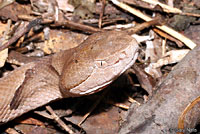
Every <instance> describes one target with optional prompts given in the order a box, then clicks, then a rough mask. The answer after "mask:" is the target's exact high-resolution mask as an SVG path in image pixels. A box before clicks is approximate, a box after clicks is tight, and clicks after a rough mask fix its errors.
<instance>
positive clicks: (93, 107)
mask: <svg viewBox="0 0 200 134" xmlns="http://www.w3.org/2000/svg"><path fill="white" fill-rule="evenodd" d="M107 92H108V90H104V91H103V93H102V94H101V96H100V97H99V98H98V100H97V101H96V102H95V103H94V104H93V106H92V107H91V108H90V109H89V111H88V113H87V114H85V115H84V117H83V119H82V120H81V121H80V122H79V123H78V126H81V124H82V123H83V122H84V121H85V120H86V119H87V117H88V116H89V115H90V114H91V113H92V111H94V109H95V108H96V107H97V105H98V104H99V103H100V102H101V100H102V99H103V98H104V96H105V94H106V93H107Z"/></svg>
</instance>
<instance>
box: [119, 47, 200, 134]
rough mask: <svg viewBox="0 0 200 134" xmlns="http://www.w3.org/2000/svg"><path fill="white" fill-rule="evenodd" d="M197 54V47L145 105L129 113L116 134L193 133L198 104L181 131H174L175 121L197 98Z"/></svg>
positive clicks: (199, 49) (199, 72)
mask: <svg viewBox="0 0 200 134" xmlns="http://www.w3.org/2000/svg"><path fill="white" fill-rule="evenodd" d="M199 53H200V47H199V46H198V47H196V48H195V49H194V50H192V51H191V52H189V54H188V55H187V56H186V57H185V58H184V59H183V60H182V61H181V62H180V63H178V64H177V65H176V66H175V68H174V70H173V71H171V72H170V73H169V75H168V76H167V77H166V79H165V80H164V81H163V82H162V83H161V84H160V85H159V86H158V88H157V90H156V93H155V94H154V95H153V97H152V98H151V99H150V100H149V101H148V102H147V103H145V104H143V105H141V106H140V107H137V108H136V107H131V108H130V109H129V113H128V116H127V119H126V121H125V122H124V124H123V125H122V127H121V129H120V130H119V133H120V134H129V133H134V134H140V133H142V134H153V133H154V134H155V133H157V134H158V133H159V134H162V133H170V134H171V133H176V132H178V131H185V132H186V131H187V130H192V131H195V129H194V127H195V126H196V125H197V123H198V121H199V117H200V116H199V115H200V109H199V106H200V104H197V105H196V106H195V107H194V108H193V109H192V110H191V111H190V112H188V113H187V115H186V118H185V124H184V126H185V128H184V129H183V130H180V129H178V118H179V116H180V115H181V113H182V112H183V110H184V109H185V108H186V106H187V105H188V104H189V103H190V102H192V101H193V100H194V99H195V98H197V97H198V96H199V95H200V90H199V89H200V68H199V66H200V54H199Z"/></svg>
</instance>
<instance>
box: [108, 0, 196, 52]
mask: <svg viewBox="0 0 200 134" xmlns="http://www.w3.org/2000/svg"><path fill="white" fill-rule="evenodd" d="M111 1H112V2H113V3H114V4H115V5H117V6H119V7H121V8H122V9H124V10H126V11H129V12H130V13H132V14H134V15H136V16H138V17H139V18H141V19H143V20H145V21H151V20H152V18H151V17H149V16H147V15H145V14H143V13H142V12H141V11H139V10H137V9H134V8H132V7H130V6H128V5H127V4H124V3H122V2H119V1H118V0H111ZM156 27H157V28H159V29H161V30H163V31H165V32H166V33H168V34H170V35H171V36H173V37H175V38H177V39H178V40H180V41H182V42H183V43H184V44H185V45H186V46H188V47H189V48H190V49H193V48H194V47H195V46H196V44H195V43H194V42H193V41H191V40H190V39H189V38H187V37H185V36H184V35H182V34H180V33H178V32H177V31H175V30H173V29H172V28H170V27H167V26H165V25H162V26H156Z"/></svg>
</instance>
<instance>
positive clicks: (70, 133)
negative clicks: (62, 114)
mask: <svg viewBox="0 0 200 134" xmlns="http://www.w3.org/2000/svg"><path fill="white" fill-rule="evenodd" d="M46 109H47V110H48V111H49V113H50V114H51V116H52V118H53V119H54V120H55V121H56V122H57V123H58V124H59V125H60V126H61V127H62V128H63V129H65V131H66V132H68V133H69V134H74V132H73V131H72V130H71V129H70V128H69V127H68V126H67V125H66V124H65V123H64V122H63V121H62V120H61V119H60V118H59V117H58V116H57V115H56V114H55V112H54V111H53V109H52V108H51V107H50V106H46Z"/></svg>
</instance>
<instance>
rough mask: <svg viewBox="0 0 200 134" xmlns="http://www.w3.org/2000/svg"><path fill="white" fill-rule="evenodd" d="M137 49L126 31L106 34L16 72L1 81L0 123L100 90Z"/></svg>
mask: <svg viewBox="0 0 200 134" xmlns="http://www.w3.org/2000/svg"><path fill="white" fill-rule="evenodd" d="M137 50H138V43H137V42H136V40H135V39H134V38H133V37H131V36H130V35H128V34H127V33H126V32H123V31H107V32H101V33H95V34H92V35H91V36H90V37H88V38H87V39H86V40H85V41H84V42H83V43H81V44H80V45H79V46H78V47H76V48H73V49H70V50H66V51H62V52H59V53H56V54H54V55H52V56H48V57H45V58H41V59H40V60H38V61H35V62H30V63H27V64H25V65H23V66H21V67H19V68H17V69H15V70H14V71H12V72H10V73H9V74H8V75H6V76H4V77H3V78H0V123H6V122H8V121H10V120H12V119H14V118H16V117H18V116H20V115H22V114H24V113H26V112H28V111H30V110H33V109H35V108H37V107H40V106H43V105H45V104H47V103H49V102H51V101H54V100H58V99H62V98H67V97H79V96H83V95H88V94H93V93H96V92H98V91H100V90H102V89H103V88H104V87H105V86H107V85H108V84H110V83H111V82H113V81H114V80H115V79H116V78H117V77H118V76H120V75H121V74H122V73H123V72H124V71H125V70H126V69H128V68H129V67H131V66H132V65H133V64H134V63H135V60H136V58H137V55H138V51H137Z"/></svg>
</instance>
